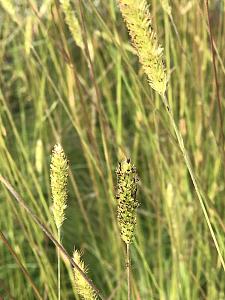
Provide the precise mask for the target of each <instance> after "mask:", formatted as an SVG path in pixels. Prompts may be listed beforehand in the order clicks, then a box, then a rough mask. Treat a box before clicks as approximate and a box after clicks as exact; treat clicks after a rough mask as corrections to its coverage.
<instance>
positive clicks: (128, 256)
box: [126, 244, 131, 300]
mask: <svg viewBox="0 0 225 300" xmlns="http://www.w3.org/2000/svg"><path fill="white" fill-rule="evenodd" d="M130 265H131V261H130V244H127V263H126V266H127V300H130Z"/></svg>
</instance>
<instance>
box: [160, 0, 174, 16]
mask: <svg viewBox="0 0 225 300" xmlns="http://www.w3.org/2000/svg"><path fill="white" fill-rule="evenodd" d="M161 5H162V8H163V9H164V11H165V12H166V13H167V14H168V15H169V16H170V15H171V12H172V9H171V6H170V4H169V0H161Z"/></svg>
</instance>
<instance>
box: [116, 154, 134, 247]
mask: <svg viewBox="0 0 225 300" xmlns="http://www.w3.org/2000/svg"><path fill="white" fill-rule="evenodd" d="M116 174H117V196H116V198H117V201H118V205H117V219H118V224H119V228H120V232H121V237H122V239H123V241H124V242H125V243H126V244H130V242H131V241H132V238H133V236H134V230H135V225H136V209H137V207H138V201H137V199H136V193H137V181H138V177H137V172H136V168H135V167H134V165H132V164H131V161H130V159H127V160H125V161H122V162H121V163H119V165H118V168H117V171H116Z"/></svg>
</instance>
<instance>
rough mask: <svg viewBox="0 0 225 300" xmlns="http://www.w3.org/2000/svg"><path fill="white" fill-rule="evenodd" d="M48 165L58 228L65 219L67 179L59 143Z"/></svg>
mask: <svg viewBox="0 0 225 300" xmlns="http://www.w3.org/2000/svg"><path fill="white" fill-rule="evenodd" d="M50 167H51V170H50V180H51V190H52V199H53V206H52V211H53V216H54V220H55V224H56V226H57V228H58V229H59V228H60V227H61V226H62V223H63V221H64V220H65V209H66V206H67V205H66V200H67V180H68V161H67V158H66V156H65V153H64V151H63V148H62V146H61V145H60V144H57V145H55V146H54V148H53V151H52V157H51V166H50Z"/></svg>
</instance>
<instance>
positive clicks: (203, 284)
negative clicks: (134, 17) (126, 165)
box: [0, 0, 225, 300]
mask: <svg viewBox="0 0 225 300" xmlns="http://www.w3.org/2000/svg"><path fill="white" fill-rule="evenodd" d="M63 2H64V3H66V4H67V7H68V3H69V7H71V9H72V13H73V14H72V15H71V14H69V16H74V18H76V22H77V23H76V24H78V25H77V26H79V28H80V29H79V30H81V36H80V35H79V38H81V39H80V40H79V43H80V45H82V47H80V46H79V44H78V42H77V40H75V38H74V35H73V33H72V31H71V27H70V26H69V24H68V17H66V14H65V10H64V9H63ZM163 2H164V3H166V2H167V1H149V3H150V12H151V18H152V24H151V25H152V27H153V28H154V30H155V31H156V33H157V36H158V39H159V41H160V44H162V45H163V48H164V57H165V66H166V69H165V72H166V75H167V78H168V82H169V84H168V88H167V96H168V104H169V106H170V108H171V112H172V116H173V120H174V122H175V125H177V127H178V128H177V129H178V131H179V134H180V135H181V137H182V139H183V141H184V145H185V151H186V152H187V154H188V157H189V160H190V164H191V168H192V171H193V174H194V176H195V179H196V183H197V186H198V190H199V194H200V197H201V198H202V199H203V202H204V203H203V204H204V207H205V209H206V212H207V216H208V224H207V222H206V221H205V217H204V214H203V211H202V207H201V205H200V202H199V200H198V198H197V196H196V192H195V188H194V186H193V181H192V180H191V177H190V175H189V173H188V171H187V168H186V164H185V161H184V155H183V154H182V151H181V150H180V146H179V143H178V141H177V139H176V136H175V134H174V130H173V127H172V126H171V120H170V117H169V116H168V112H167V111H166V110H165V109H164V105H163V103H162V101H161V98H160V96H158V94H157V93H155V92H154V91H153V90H152V89H151V88H150V86H149V84H148V80H147V78H146V76H145V75H144V70H143V68H142V67H141V65H140V64H139V61H138V59H137V57H136V56H135V55H134V50H133V48H132V47H131V45H130V38H129V36H128V33H127V29H126V26H125V24H124V22H123V19H122V17H121V14H120V11H119V9H118V6H117V2H116V1H114V0H109V1H92V0H87V1H74V2H73V1H71V2H67V1H59V3H58V2H57V1H48V0H45V1H41V2H39V1H19V3H18V2H16V1H15V2H14V1H13V0H7V2H6V1H0V5H1V7H0V18H1V20H2V22H1V24H0V26H1V31H0V32H1V44H0V58H1V61H2V64H1V70H0V72H1V73H0V80H1V83H0V174H1V175H2V176H4V178H7V180H8V181H9V182H10V183H11V185H12V186H13V187H14V188H15V189H16V191H17V192H18V194H20V195H22V197H23V200H24V201H25V203H26V205H27V206H28V207H30V209H32V211H33V212H34V213H35V215H36V216H37V217H38V219H39V220H40V221H41V222H42V223H43V224H45V226H47V228H49V230H50V231H51V232H52V234H53V235H54V236H55V237H57V230H56V228H55V224H54V221H53V219H52V212H51V210H50V209H49V207H50V206H51V203H52V199H51V191H50V180H49V164H50V154H51V149H52V147H53V145H54V144H55V143H56V142H57V141H58V140H60V141H62V144H63V146H64V150H65V153H66V154H67V157H68V158H69V161H70V170H69V171H70V172H69V173H70V174H69V184H68V193H69V197H68V203H67V205H68V208H67V210H66V211H65V213H66V220H65V222H64V225H63V227H62V237H63V239H62V240H63V245H64V247H65V249H66V250H67V252H68V253H69V254H70V256H71V257H72V254H73V249H74V245H75V246H76V249H82V251H83V253H84V256H83V260H84V261H85V264H86V265H87V266H88V269H89V273H88V277H90V278H92V279H93V282H94V284H95V285H96V286H97V287H98V288H99V290H100V291H101V292H102V293H103V295H104V296H105V297H106V298H107V297H111V298H110V299H126V298H127V283H126V266H125V264H124V255H125V254H126V253H125V250H126V249H125V248H124V245H123V242H122V241H121V238H120V232H119V228H118V225H117V218H116V205H117V202H116V199H115V193H116V191H115V182H116V176H115V169H116V166H117V163H118V161H120V160H121V159H122V158H123V157H124V156H126V157H131V158H132V161H133V163H134V164H135V165H136V167H137V169H138V173H139V177H140V184H139V185H140V187H139V193H138V200H139V202H140V203H141V206H140V207H139V208H138V209H137V220H138V222H137V228H136V234H135V239H134V242H133V245H132V247H131V253H130V254H131V258H132V272H131V274H132V276H131V294H132V297H133V299H171V300H176V299H177V300H178V299H182V300H183V299H184V300H192V299H196V300H197V299H210V300H211V299H213V300H214V299H215V300H217V299H221V300H223V299H225V294H224V290H225V280H224V279H225V276H224V270H223V268H222V263H221V261H222V260H224V256H225V249H224V244H225V238H224V232H225V224H224V217H225V215H224V212H225V206H224V191H225V185H224V182H225V181H224V180H225V177H224V176H225V172H224V164H223V155H224V149H223V146H222V143H223V140H222V133H221V132H224V130H225V128H222V127H221V118H220V117H221V115H220V110H219V106H218V103H219V102H218V100H217V93H218V90H217V87H216V84H215V77H214V72H213V71H214V67H213V61H214V62H215V65H216V72H217V79H218V85H219V92H220V98H221V110H222V114H223V113H224V104H223V99H224V97H225V85H224V74H225V73H224V70H225V67H224V59H225V53H224V51H223V49H224V46H225V45H224V38H223V37H224V34H225V19H224V3H223V1H218V2H217V1H212V2H211V3H209V4H210V5H209V19H210V23H208V15H207V9H206V6H205V3H204V1H202V2H199V1H197V0H194V1H177V0H175V1H170V2H169V5H170V7H171V15H170V14H168V12H167V11H166V9H165V7H164V8H163V6H162V3H163ZM6 4H7V5H6ZM64 5H65V4H64ZM72 18H73V17H72ZM209 24H210V26H211V28H210V30H209ZM77 28H78V27H77ZM210 32H211V34H212V36H213V47H212V44H211V43H210V35H209V34H210ZM212 49H214V53H213V54H214V59H213V60H212ZM0 206H1V209H0V232H1V234H0V296H1V297H3V298H4V299H13V298H14V299H21V300H22V299H36V298H38V296H37V295H41V297H42V299H57V249H56V248H55V246H54V245H53V244H52V242H51V241H50V240H49V239H48V238H46V236H45V234H44V233H43V231H42V230H41V229H40V228H39V226H38V225H37V224H36V223H35V222H34V221H33V219H32V218H31V217H30V216H29V214H27V212H26V211H24V209H22V208H21V207H20V206H18V205H17V203H16V202H15V201H14V199H13V197H12V196H11V194H10V193H9V192H8V191H7V189H5V188H4V186H1V189H0ZM209 224H210V226H211V229H212V230H213V234H214V238H215V240H216V241H217V246H218V247H217V249H216V247H215V244H214V242H213V239H212V234H211V233H212V232H210V230H209V226H208V225H209ZM218 250H219V253H220V257H219V255H218ZM60 257H61V262H62V263H61V299H74V298H75V299H79V298H78V297H79V296H78V294H77V291H76V287H74V273H73V270H72V269H71V266H70V263H69V262H68V260H67V259H66V256H65V255H64V254H62V255H61V256H60ZM221 258H222V260H221Z"/></svg>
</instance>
